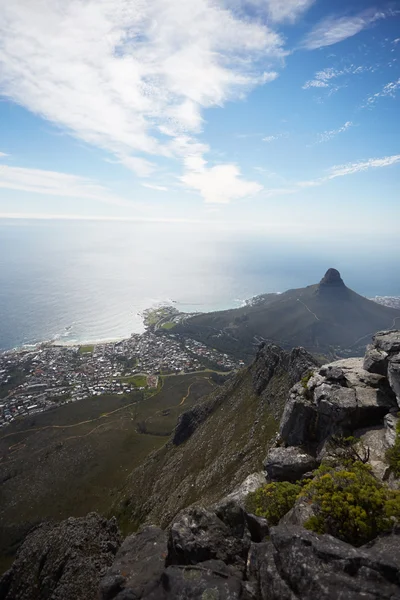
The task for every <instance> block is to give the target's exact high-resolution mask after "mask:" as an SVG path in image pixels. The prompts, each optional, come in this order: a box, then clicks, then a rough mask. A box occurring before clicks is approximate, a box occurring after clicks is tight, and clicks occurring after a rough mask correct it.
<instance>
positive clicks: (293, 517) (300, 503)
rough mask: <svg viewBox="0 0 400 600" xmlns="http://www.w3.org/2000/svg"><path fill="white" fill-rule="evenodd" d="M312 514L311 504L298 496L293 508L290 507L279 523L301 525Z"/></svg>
mask: <svg viewBox="0 0 400 600" xmlns="http://www.w3.org/2000/svg"><path fill="white" fill-rule="evenodd" d="M313 515H314V510H313V508H312V505H311V504H309V503H308V502H306V501H305V500H303V499H301V498H299V499H298V500H296V502H295V505H294V506H293V508H291V509H290V510H289V512H287V513H286V515H284V516H283V517H282V519H281V520H280V521H279V525H298V526H300V527H302V526H304V523H305V522H306V521H308V519H310V518H311V517H312V516H313Z"/></svg>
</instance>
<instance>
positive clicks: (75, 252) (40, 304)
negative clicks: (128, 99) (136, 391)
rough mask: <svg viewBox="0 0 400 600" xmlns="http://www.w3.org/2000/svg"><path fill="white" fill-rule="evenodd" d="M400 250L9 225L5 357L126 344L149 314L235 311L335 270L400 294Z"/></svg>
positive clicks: (145, 230)
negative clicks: (172, 308)
mask: <svg viewBox="0 0 400 600" xmlns="http://www.w3.org/2000/svg"><path fill="white" fill-rule="evenodd" d="M367 242H368V243H367ZM388 250H390V251H388ZM398 250H399V248H398V247H397V248H393V244H392V245H391V246H390V245H389V241H386V243H384V242H382V243H377V244H376V245H375V246H374V247H373V248H372V247H371V241H370V240H366V243H365V244H364V245H363V244H362V243H358V244H357V245H356V246H354V244H353V243H352V242H351V240H349V242H348V243H347V244H346V241H343V240H342V241H340V243H339V242H333V241H331V243H330V244H328V243H321V242H318V243H317V242H307V240H301V239H300V240H297V241H293V240H288V239H285V240H282V239H281V240H279V239H276V238H275V239H273V240H271V239H269V238H268V236H266V235H264V234H262V233H261V232H258V233H257V234H255V233H254V232H238V231H227V230H226V231H224V230H220V229H218V228H211V230H210V229H209V230H204V229H203V228H201V227H200V226H199V225H195V226H194V225H187V224H185V225H183V224H179V225H177V224H161V223H160V224H157V223H144V224H143V223H119V222H117V223H116V222H113V223H105V222H54V221H53V222H52V221H47V222H46V221H36V222H16V221H9V222H8V221H3V222H0V349H2V350H4V349H8V348H13V347H17V346H21V345H22V344H32V343H36V342H38V341H43V340H49V339H59V340H62V341H64V342H82V341H95V340H106V339H117V338H121V337H125V336H128V335H129V334H130V333H132V332H138V331H141V330H142V320H141V318H140V315H139V313H140V312H141V311H142V310H143V309H145V308H148V307H149V306H152V305H154V304H156V303H159V302H168V301H171V300H174V301H175V302H176V306H177V308H179V309H180V310H183V311H188V312H194V311H210V310H216V309H223V308H228V307H235V306H239V305H240V304H241V303H242V302H243V300H244V299H246V298H250V297H252V296H254V295H256V294H260V293H264V292H275V291H284V290H286V289H289V288H294V287H303V286H305V285H309V284H312V283H315V282H317V281H319V279H321V277H322V276H323V274H324V272H325V271H326V270H327V268H329V267H336V268H338V269H340V271H341V273H342V276H343V278H344V280H345V282H346V283H347V285H349V286H350V287H352V288H353V289H355V290H356V291H358V292H359V293H361V294H363V295H366V296H373V295H400V279H399V275H398V273H399V268H398V255H399V253H398Z"/></svg>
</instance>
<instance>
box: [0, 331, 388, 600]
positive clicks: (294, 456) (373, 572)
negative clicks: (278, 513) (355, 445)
mask: <svg viewBox="0 0 400 600" xmlns="http://www.w3.org/2000/svg"><path fill="white" fill-rule="evenodd" d="M399 359H400V332H381V333H379V334H377V335H376V336H375V337H374V340H373V344H372V345H371V346H370V347H369V348H368V350H367V353H366V356H365V358H364V360H363V359H360V360H359V359H348V360H343V361H337V362H336V363H331V364H328V365H324V366H323V367H319V366H318V365H317V364H316V362H315V361H314V360H313V359H312V358H310V357H309V355H308V354H307V353H305V352H304V351H302V350H294V351H293V352H292V353H291V354H287V353H284V352H283V351H282V350H280V349H279V348H277V347H276V346H263V347H262V348H260V350H259V353H258V355H257V359H256V361H255V363H254V364H253V366H252V367H251V368H249V369H248V370H246V371H245V372H243V373H242V374H240V375H239V376H238V377H237V379H236V380H235V381H233V382H232V383H231V384H230V385H229V386H227V387H226V389H225V390H224V391H223V392H221V393H220V394H217V395H214V396H212V397H211V398H209V399H208V400H207V403H208V404H206V405H205V406H204V407H203V409H201V410H199V411H197V412H196V411H194V412H193V411H192V412H191V414H190V415H188V416H187V417H186V418H185V419H182V420H181V421H180V422H179V423H178V425H177V430H176V432H175V435H174V436H173V438H172V439H171V442H170V443H169V445H168V446H167V447H166V448H165V449H164V454H161V455H160V454H159V453H156V454H155V455H153V457H152V458H151V459H150V464H149V465H148V466H149V468H150V473H149V477H150V480H151V483H150V486H149V487H147V488H146V491H145V493H150V494H151V495H152V496H151V500H150V502H148V504H147V505H146V510H148V511H149V515H150V516H153V515H158V516H160V515H163V518H164V519H165V520H166V519H168V517H169V515H172V516H171V518H170V519H169V524H168V525H167V526H166V528H165V529H164V530H162V529H160V528H158V527H154V526H144V527H143V528H142V529H141V530H140V531H139V533H137V534H133V535H130V536H128V537H127V538H126V539H125V540H124V542H123V543H122V544H121V539H120V537H119V533H118V531H117V528H116V525H115V522H114V521H113V520H111V521H106V520H104V519H101V518H100V517H98V516H97V515H93V514H92V515H89V516H88V517H87V518H86V519H69V520H67V521H65V522H63V523H61V524H59V525H56V526H51V525H43V526H41V527H39V528H38V529H37V530H35V531H34V532H33V533H31V534H30V535H29V536H28V538H27V539H26V541H25V543H24V544H23V546H22V548H21V549H20V551H19V554H18V557H17V559H16V561H15V563H14V565H13V567H12V569H11V570H10V571H9V572H8V573H7V574H6V575H5V576H4V577H3V579H2V580H1V581H0V598H4V599H5V600H28V598H29V599H31V598H32V599H34V600H36V599H38V600H39V599H40V600H50V599H52V600H56V599H60V600H61V599H62V600H80V599H82V600H95V599H97V600H99V599H100V600H139V599H147V600H163V599H164V600H168V599H171V600H172V599H187V600H189V599H194V600H196V599H198V600H214V599H215V600H217V599H218V600H236V599H238V600H314V599H315V598H316V597H318V598H319V599H320V600H331V599H333V598H340V599H341V600H358V599H359V598H366V599H368V600H375V599H376V600H378V599H387V600H389V599H390V600H396V599H400V553H399V552H398V548H399V542H400V537H399V536H400V530H399V529H396V528H394V529H393V530H392V531H391V532H388V533H387V534H385V535H381V536H379V537H377V538H376V539H375V540H373V541H372V542H370V543H369V544H367V545H364V546H361V547H359V548H354V547H353V546H351V545H350V544H347V543H345V542H342V541H340V540H338V539H335V538H333V537H332V536H330V535H317V534H315V533H312V532H310V531H307V530H305V529H304V528H303V527H302V526H301V525H302V523H304V520H305V518H308V516H309V508H310V507H309V506H302V505H301V503H297V504H296V505H295V507H294V508H293V509H292V510H291V511H289V513H287V514H286V515H285V516H284V517H283V518H282V519H281V521H280V522H279V524H278V526H276V527H271V526H270V525H269V523H268V522H267V521H266V520H265V519H263V518H261V517H257V516H255V515H253V514H250V513H248V512H247V511H246V509H245V507H244V498H245V496H246V494H247V493H248V492H249V491H252V490H254V489H255V488H258V487H259V486H260V485H261V484H262V483H265V482H266V481H274V480H275V481H282V480H284V481H294V480H298V479H300V478H301V477H302V476H303V475H304V474H305V473H307V474H308V473H309V472H310V471H311V470H313V469H314V468H315V467H316V466H317V465H318V464H319V463H320V462H321V460H322V459H323V458H324V456H326V454H327V453H328V452H329V444H328V442H329V440H330V439H331V438H332V436H336V435H338V434H344V435H347V434H353V435H354V434H355V435H358V436H361V438H362V439H363V440H364V445H365V447H367V448H368V453H367V455H366V459H367V460H368V462H369V463H370V464H371V467H372V469H373V471H374V473H375V475H376V477H377V478H380V479H383V480H385V481H387V482H388V483H389V484H390V485H391V486H392V487H393V488H396V487H397V486H398V484H399V481H398V480H396V479H395V478H394V476H393V473H391V472H390V469H389V467H388V465H387V464H386V459H385V452H386V449H387V448H388V447H390V446H392V445H393V444H394V440H395V427H396V423H397V419H398V417H397V412H398V409H399V406H400V395H399V388H400V380H399V368H398V366H399V364H400V360H399ZM299 377H300V378H302V380H301V382H300V383H295V384H294V386H293V387H292V389H291V390H290V391H289V387H290V385H291V384H293V383H294V381H295V379H299ZM285 390H286V392H285V393H286V397H288V402H287V404H286V406H285V409H284V412H283V415H282V419H281V422H280V427H279V431H280V433H279V437H278V438H276V443H275V444H274V445H272V444H271V438H270V437H269V436H270V432H269V431H267V430H266V428H265V426H264V429H260V430H258V429H257V423H256V421H257V420H260V419H262V414H263V411H267V412H268V413H270V412H271V411H272V412H275V414H277V415H278V414H279V412H281V409H282V397H281V395H280V394H281V393H282V392H284V391H285ZM249 398H250V400H249ZM260 407H262V408H260ZM248 414H250V421H249V422H248V421H247V420H246V419H248V418H249V417H248ZM235 415H236V417H235ZM242 422H244V428H245V429H246V430H247V435H246V436H244V437H239V438H237V437H235V435H234V434H235V429H236V428H239V425H240V424H241V423H242ZM227 432H228V434H227ZM253 437H254V438H255V439H256V440H257V441H256V442H255V443H254V442H252V438H253ZM212 439H214V440H215V443H216V446H215V448H213V450H212V452H211V454H210V455H208V452H209V448H208V445H210V443H211V441H212ZM239 442H240V444H242V445H239ZM225 444H228V446H229V449H230V450H229V451H230V452H233V456H234V459H229V456H228V454H226V453H224V445H225ZM268 446H270V449H269V451H268V453H267V457H266V459H265V461H264V469H265V470H264V471H263V472H257V473H253V474H251V475H249V476H248V477H247V478H246V480H245V481H244V482H243V484H242V485H240V486H239V487H238V488H237V489H235V490H234V491H233V492H232V491H231V490H232V481H236V480H237V477H236V478H235V476H236V475H237V473H238V472H240V474H241V476H242V475H244V474H248V471H249V469H250V468H251V467H252V466H253V464H256V465H257V467H258V465H259V463H258V462H257V463H253V462H252V460H250V461H249V460H248V458H247V454H246V453H249V454H250V456H253V453H254V454H255V453H257V452H258V458H259V459H261V458H262V455H263V454H262V453H263V452H265V449H266V447H268ZM235 451H236V452H237V453H238V456H236V454H234V452H235ZM195 452H197V453H198V454H197V455H196V454H195ZM185 454H186V457H187V459H188V460H191V461H192V462H193V461H197V460H199V457H200V464H201V465H202V466H201V468H200V469H197V470H196V471H195V472H194V471H193V469H192V470H190V468H189V467H188V471H185V470H184V468H183V466H184V465H183V463H182V460H183V457H184V455H185ZM207 455H208V456H207ZM221 456H222V459H221ZM151 461H153V466H152V465H151ZM242 464H245V465H246V468H245V469H241V465H242ZM179 467H180V469H179ZM232 467H233V468H232ZM174 469H177V472H176V473H173V471H174ZM207 471H208V476H209V477H210V478H211V480H213V481H214V484H215V485H218V481H220V482H221V488H220V490H221V491H222V492H224V491H230V492H231V493H229V494H228V496H225V497H224V498H223V499H222V500H221V499H219V500H218V501H217V502H215V500H216V499H217V498H216V497H215V495H213V494H208V490H209V488H208V487H207V484H206V483H205V482H206V477H207V474H206V472H207ZM156 473H158V479H157V477H156ZM145 476H146V475H145V473H144V474H143V476H142V475H141V474H140V473H139V474H138V473H136V474H134V476H133V477H136V480H135V479H134V478H133V479H132V483H133V482H135V481H136V483H137V485H139V486H145ZM164 477H167V479H168V482H167V485H166V483H165V481H164ZM242 478H243V477H242ZM228 480H230V481H231V486H230V489H229V486H228V485H225V482H226V481H228ZM192 483H193V485H196V486H197V487H196V491H197V492H200V490H202V489H203V490H204V494H205V495H204V501H205V502H204V505H209V508H208V509H205V508H202V507H201V506H199V505H198V504H195V505H192V506H190V507H188V508H184V509H183V510H181V511H180V512H178V514H176V513H177V511H178V510H179V509H180V508H181V505H180V503H181V500H180V499H181V495H182V494H183V495H184V501H183V502H184V503H186V504H188V503H190V494H189V495H185V494H186V492H185V486H187V485H188V484H189V485H192ZM201 484H203V486H204V487H201ZM175 487H176V488H177V489H175ZM167 494H171V497H172V503H168V496H167ZM221 495H222V494H220V495H219V498H221ZM140 497H142V496H140ZM192 497H194V496H192ZM209 498H211V499H212V501H214V504H212V506H210V502H209V500H208V499H209ZM196 499H198V498H196ZM162 504H164V505H167V509H166V510H165V511H163V510H162V509H161V505H162ZM173 506H174V508H173ZM161 520H162V519H161Z"/></svg>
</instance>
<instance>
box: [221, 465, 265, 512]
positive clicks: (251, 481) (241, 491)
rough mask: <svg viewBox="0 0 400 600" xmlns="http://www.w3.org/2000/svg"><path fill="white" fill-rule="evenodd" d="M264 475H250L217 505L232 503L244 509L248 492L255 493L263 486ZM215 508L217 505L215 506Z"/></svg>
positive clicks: (261, 472) (261, 473)
mask: <svg viewBox="0 0 400 600" xmlns="http://www.w3.org/2000/svg"><path fill="white" fill-rule="evenodd" d="M265 483H266V479H265V473H264V472H263V471H260V472H259V473H252V474H251V475H249V476H248V477H246V479H245V480H244V481H243V483H241V484H240V485H239V486H238V487H237V488H235V489H234V490H233V492H231V493H230V494H228V495H227V496H225V498H223V499H222V500H221V501H220V502H219V503H218V504H222V503H225V502H230V501H233V502H235V503H236V504H238V505H239V506H241V507H242V508H244V504H245V500H246V497H247V495H248V494H250V492H255V491H256V490H258V488H260V487H261V486H262V485H265ZM216 506H217V505H216Z"/></svg>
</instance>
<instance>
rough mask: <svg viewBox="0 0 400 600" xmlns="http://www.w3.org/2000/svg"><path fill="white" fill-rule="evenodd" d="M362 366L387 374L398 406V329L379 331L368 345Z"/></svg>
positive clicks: (399, 335)
mask: <svg viewBox="0 0 400 600" xmlns="http://www.w3.org/2000/svg"><path fill="white" fill-rule="evenodd" d="M364 368H365V369H366V370H367V371H370V372H371V373H381V374H382V375H387V378H388V380H389V385H390V387H391V388H392V390H393V392H394V394H395V396H396V398H397V403H398V405H399V406H400V330H397V331H380V332H379V333H377V334H376V335H374V337H373V340H372V344H371V345H370V346H368V349H367V353H366V356H365V360H364Z"/></svg>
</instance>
